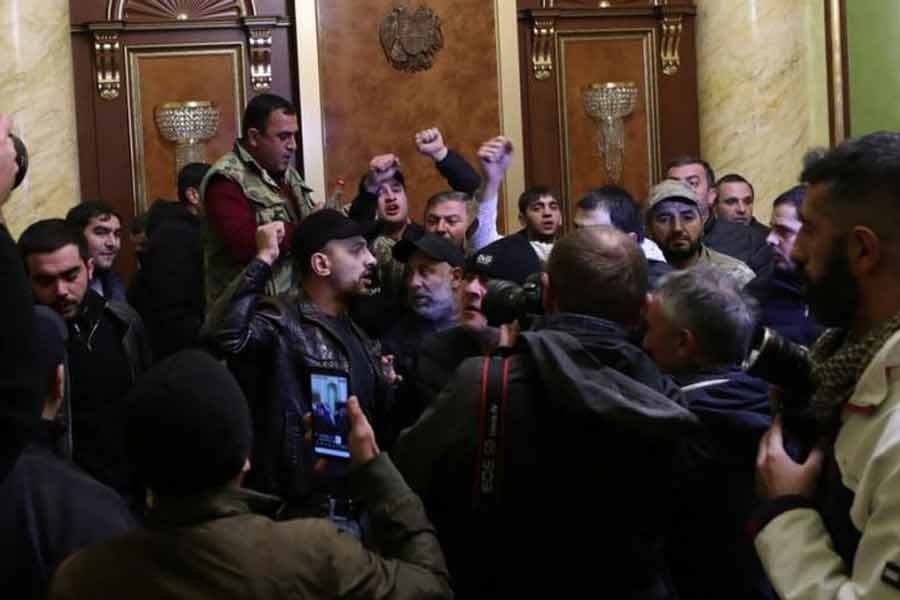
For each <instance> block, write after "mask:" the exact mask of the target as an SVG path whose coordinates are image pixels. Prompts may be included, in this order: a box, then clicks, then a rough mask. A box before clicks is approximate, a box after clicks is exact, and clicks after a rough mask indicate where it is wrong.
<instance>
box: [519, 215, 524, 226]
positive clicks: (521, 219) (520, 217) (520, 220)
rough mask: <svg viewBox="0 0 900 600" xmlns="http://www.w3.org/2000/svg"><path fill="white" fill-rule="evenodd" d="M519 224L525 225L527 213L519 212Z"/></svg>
mask: <svg viewBox="0 0 900 600" xmlns="http://www.w3.org/2000/svg"><path fill="white" fill-rule="evenodd" d="M519 225H521V226H522V227H525V213H519Z"/></svg>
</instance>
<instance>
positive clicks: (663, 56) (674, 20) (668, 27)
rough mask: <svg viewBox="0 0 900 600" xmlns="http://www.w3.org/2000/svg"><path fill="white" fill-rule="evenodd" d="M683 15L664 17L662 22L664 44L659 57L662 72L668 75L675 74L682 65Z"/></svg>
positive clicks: (661, 46)
mask: <svg viewBox="0 0 900 600" xmlns="http://www.w3.org/2000/svg"><path fill="white" fill-rule="evenodd" d="M681 29H682V23H681V16H680V15H679V16H675V17H664V18H663V22H662V44H661V45H660V49H659V58H660V60H661V61H662V72H663V73H664V74H666V75H674V74H675V73H677V72H678V67H680V66H681V58H680V57H679V55H678V46H679V44H680V43H681Z"/></svg>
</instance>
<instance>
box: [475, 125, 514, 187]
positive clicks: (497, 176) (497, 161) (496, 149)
mask: <svg viewBox="0 0 900 600" xmlns="http://www.w3.org/2000/svg"><path fill="white" fill-rule="evenodd" d="M477 154H478V158H479V159H480V160H481V168H482V170H484V174H485V177H486V178H487V179H489V180H492V181H499V180H501V179H503V176H504V175H505V174H506V171H507V170H508V169H509V165H510V164H511V163H512V156H513V145H512V142H511V141H510V140H509V138H507V137H504V136H502V135H498V136H497V137H495V138H492V139H490V140H488V141H486V142H485V143H483V144H482V145H481V147H480V148H479V149H478V152H477Z"/></svg>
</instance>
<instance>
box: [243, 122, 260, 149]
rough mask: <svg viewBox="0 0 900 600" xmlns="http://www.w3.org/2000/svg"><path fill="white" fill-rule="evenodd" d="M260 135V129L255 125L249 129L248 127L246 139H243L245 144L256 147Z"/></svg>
mask: <svg viewBox="0 0 900 600" xmlns="http://www.w3.org/2000/svg"><path fill="white" fill-rule="evenodd" d="M260 135H261V134H260V131H259V129H257V128H256V127H251V128H250V129H248V130H247V139H246V140H245V141H246V142H247V145H248V146H250V147H251V148H256V147H257V146H259V137H260Z"/></svg>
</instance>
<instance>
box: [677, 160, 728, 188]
mask: <svg viewBox="0 0 900 600" xmlns="http://www.w3.org/2000/svg"><path fill="white" fill-rule="evenodd" d="M688 165H701V166H702V167H703V170H704V171H706V183H707V186H708V187H709V189H713V188H714V187H716V172H715V171H713V168H712V167H711V166H709V163H708V162H706V161H705V160H703V159H702V158H697V157H696V156H690V155H684V156H679V157H676V158H673V159H672V160H670V161H669V164H667V165H666V173H668V172H669V169H671V168H673V167H686V166H688Z"/></svg>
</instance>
